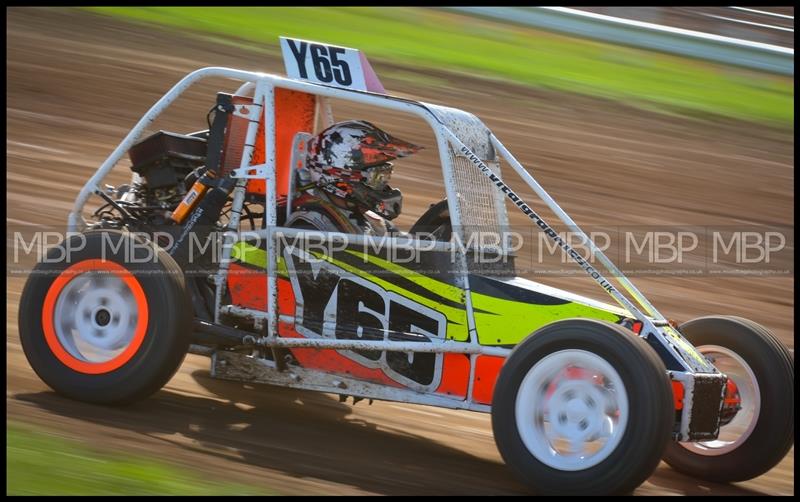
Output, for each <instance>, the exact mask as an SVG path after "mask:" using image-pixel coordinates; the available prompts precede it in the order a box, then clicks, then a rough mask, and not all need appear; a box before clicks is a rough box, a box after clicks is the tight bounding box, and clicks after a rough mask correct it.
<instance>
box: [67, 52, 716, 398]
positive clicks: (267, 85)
mask: <svg viewBox="0 0 800 502" xmlns="http://www.w3.org/2000/svg"><path fill="white" fill-rule="evenodd" d="M211 77H223V78H230V79H235V80H239V81H243V82H255V89H254V96H253V106H264V105H267V108H266V109H274V94H275V91H274V89H275V88H276V87H280V88H285V89H290V90H294V91H300V92H305V93H309V94H313V95H316V96H319V97H321V98H323V100H324V105H325V111H326V115H328V116H327V117H326V119H327V120H326V122H327V121H330V120H331V119H332V117H330V116H329V115H330V107H329V104H328V102H327V98H338V99H343V100H348V101H354V102H357V103H362V104H368V105H374V106H377V107H381V108H386V109H391V110H394V111H399V112H405V113H409V114H412V115H416V116H418V117H420V118H422V119H423V120H425V121H426V122H427V123H428V125H429V126H430V127H431V128H432V129H433V131H434V133H435V135H436V138H437V144H438V147H439V158H440V162H441V165H442V171H443V176H444V181H445V183H444V188H445V192H446V195H447V200H448V209H449V212H450V218H451V223H452V225H453V227H454V228H456V229H458V228H460V227H461V214H460V209H459V206H458V203H457V200H458V199H457V193H456V191H455V184H454V182H453V166H452V164H451V160H450V155H449V152H448V143H449V144H451V145H453V147H454V149H455V150H456V152H459V153H460V154H462V155H464V156H465V157H467V158H468V159H469V160H471V162H472V163H473V164H474V165H475V167H476V169H479V170H480V171H481V172H482V173H483V174H484V175H486V176H488V177H489V178H490V179H491V181H492V182H493V183H494V184H495V186H496V187H497V189H498V190H501V191H502V192H503V193H505V194H506V195H507V196H508V197H509V198H511V200H512V201H513V202H514V203H515V205H516V206H517V207H518V208H519V209H520V210H522V211H523V213H525V214H526V215H527V216H529V217H530V218H531V219H532V220H534V222H536V223H537V226H539V227H540V228H541V229H542V230H544V231H545V233H547V234H548V236H549V237H551V238H552V239H554V240H556V242H558V244H559V245H560V246H561V247H562V249H564V251H566V252H567V254H569V255H570V257H571V258H572V259H573V260H574V261H576V262H577V263H578V264H579V265H580V266H581V268H584V270H585V271H587V273H588V274H589V275H590V276H592V277H593V278H594V279H595V281H597V282H598V283H599V284H600V285H601V287H603V289H604V290H605V291H606V292H607V293H609V294H610V295H611V296H612V297H613V298H614V299H615V300H616V301H617V302H618V303H619V304H620V305H622V306H623V308H624V309H625V310H627V311H628V312H629V313H630V314H631V315H632V317H635V318H636V319H637V320H639V321H641V322H642V323H643V329H642V332H641V333H642V336H645V335H646V334H647V333H653V334H654V335H655V336H657V337H658V338H659V339H661V341H662V345H664V346H665V348H667V350H668V351H669V352H670V353H671V354H672V355H673V356H675V357H676V359H677V360H678V361H680V362H681V363H682V364H683V365H684V366H686V364H685V363H684V361H685V358H684V357H682V356H681V355H680V354H679V353H678V351H677V349H676V348H675V343H674V342H677V344H678V345H681V346H682V347H683V348H684V349H686V346H688V347H689V348H692V349H693V347H691V345H690V344H689V343H688V341H686V340H685V339H683V337H682V336H681V335H680V334H679V333H677V332H676V334H674V335H671V338H672V341H667V340H666V337H665V335H664V334H663V333H662V332H661V331H660V330H659V329H658V327H659V326H667V325H668V323H667V321H666V320H665V319H664V318H663V317H662V316H661V315H660V314H659V313H658V311H657V310H656V309H655V307H653V305H652V304H650V302H648V301H647V300H646V298H645V297H644V295H642V294H641V293H640V292H639V291H638V289H636V287H635V286H634V285H633V284H632V283H631V282H630V281H629V280H628V279H627V278H626V277H625V276H624V275H622V273H621V272H620V271H619V270H618V269H617V268H616V267H615V266H614V265H613V263H612V262H611V261H610V260H609V259H608V258H607V257H606V256H605V255H604V254H603V253H602V251H600V249H599V248H597V246H596V245H595V244H594V242H593V241H592V240H591V239H590V238H589V236H588V235H586V234H585V233H584V232H583V231H581V230H580V229H579V228H578V227H577V225H575V222H574V221H573V220H572V219H571V218H570V217H569V216H568V215H567V214H566V213H565V212H564V211H563V210H562V209H561V208H560V207H559V206H558V204H556V202H555V201H554V200H553V199H552V197H550V196H549V194H547V192H546V191H545V190H544V189H543V188H542V187H541V185H539V183H537V182H536V180H535V179H534V178H533V177H532V176H531V175H530V173H528V172H527V171H526V170H525V168H524V167H522V165H521V164H520V163H519V162H518V161H517V160H516V159H515V158H514V157H513V156H512V155H511V153H510V152H509V151H508V150H507V149H506V148H505V147H504V146H503V144H502V143H501V142H500V141H499V140H498V139H497V137H495V136H494V135H493V134H492V135H490V140H491V142H492V144H493V145H494V147H495V148H496V149H497V150H498V151H499V152H500V153H501V155H502V156H503V157H504V158H505V159H506V161H508V162H509V164H510V165H511V166H512V167H513V168H514V170H515V171H516V172H517V173H518V174H519V175H520V177H522V179H523V180H524V181H525V182H526V183H527V184H528V186H530V188H531V189H532V190H534V191H535V192H536V194H537V195H538V196H539V197H540V198H541V199H542V200H543V201H544V202H545V203H546V204H547V205H548V206H549V207H550V208H551V209H552V210H553V212H554V213H555V214H556V215H557V216H558V217H559V219H561V221H562V222H563V223H564V224H566V225H569V226H572V227H573V228H575V229H577V231H578V234H579V235H580V236H581V238H582V239H583V242H585V243H588V245H589V249H590V253H591V255H592V256H594V257H596V258H597V259H599V260H600V262H601V263H603V265H604V266H605V267H606V268H607V269H608V270H609V271H610V272H611V273H612V274H613V275H614V276H615V278H616V279H617V281H618V282H619V283H620V284H621V285H622V287H623V288H624V289H625V290H626V291H627V292H628V293H629V294H630V295H631V296H632V297H633V298H634V299H635V300H636V302H637V303H638V304H639V306H640V307H641V308H642V309H643V310H644V311H645V312H647V314H649V315H650V316H652V318H651V317H648V316H647V315H646V314H645V313H644V312H642V310H640V309H639V308H637V307H636V305H635V304H634V303H633V302H631V301H630V300H629V299H628V298H627V297H626V296H625V295H623V294H622V293H621V292H620V291H619V290H617V289H616V288H614V287H613V286H611V283H610V282H609V281H608V280H606V279H605V278H604V277H603V276H602V275H601V274H600V273H599V271H597V270H596V269H594V267H591V266H589V267H585V266H584V265H583V264H582V263H581V262H583V263H586V260H584V259H583V258H581V257H580V255H578V254H577V253H570V252H569V251H570V250H572V248H571V247H570V246H569V245H568V244H566V242H564V241H563V240H562V239H561V238H560V237H559V236H558V235H557V234H555V232H549V233H548V232H547V229H550V227H549V225H547V224H546V223H544V221H543V220H542V219H541V218H540V217H539V216H538V215H537V214H536V213H534V212H533V211H532V209H531V208H530V207H529V206H528V205H527V204H525V203H524V202H522V200H521V199H520V198H519V197H518V196H517V195H516V194H514V192H513V191H511V190H510V189H509V188H508V186H507V185H506V184H505V183H504V182H503V181H501V180H500V179H499V178H498V177H497V176H495V175H494V174H493V173H492V172H491V170H490V169H489V168H488V166H486V165H485V164H484V163H483V162H482V161H481V160H480V159H479V158H478V157H477V156H476V155H474V154H473V152H472V151H471V150H469V148H467V147H466V146H465V145H464V143H462V142H461V140H459V138H458V137H457V136H456V135H455V134H454V133H453V132H452V131H451V130H450V129H449V128H448V127H447V126H446V125H445V124H444V123H442V122H441V121H440V120H439V118H438V117H437V116H436V115H435V114H434V113H433V112H432V111H431V110H430V109H428V107H427V106H426V104H425V103H422V102H418V101H412V100H408V99H404V98H398V97H394V96H388V95H383V94H375V93H370V92H363V91H354V90H349V89H341V88H337V87H331V86H326V85H321V84H314V83H310V82H305V81H299V80H293V79H288V78H284V77H280V76H277V75H271V74H265V73H256V72H248V71H242V70H235V69H231V68H221V67H209V68H202V69H199V70H196V71H194V72H192V73H190V74H189V75H187V76H186V77H184V78H183V79H181V80H180V81H179V82H178V83H177V84H176V85H175V86H173V88H172V89H170V90H169V92H167V93H166V94H165V95H164V96H163V97H162V98H161V99H159V100H158V101H157V102H156V103H155V104H154V105H153V106H152V107H151V109H150V110H149V111H148V112H147V113H146V114H145V115H144V116H143V117H142V119H140V120H139V122H137V124H136V125H135V126H134V127H133V129H131V131H130V132H129V133H128V135H127V136H126V137H125V138H124V139H123V140H122V142H121V143H120V144H119V145H118V146H117V148H116V149H115V150H114V151H113V152H112V153H111V155H110V156H109V157H108V158H107V159H106V160H105V162H103V164H102V165H101V166H100V167H99V168H98V170H97V171H96V172H95V173H94V175H93V176H92V177H91V178H90V179H89V180H88V181H87V182H86V184H85V185H84V186H83V188H82V189H81V191H80V193H79V194H78V197H77V198H76V200H75V204H74V207H73V210H72V212H71V213H70V214H69V217H68V231H70V232H76V231H80V230H82V229H84V228H85V227H86V221H85V220H84V219H83V217H82V210H83V207H84V205H85V203H86V201H87V200H88V198H89V196H90V195H92V194H96V193H98V192H99V191H100V190H101V189H100V183H101V182H102V180H103V179H104V178H105V176H106V175H107V174H108V173H109V172H110V171H111V169H112V168H113V167H114V165H116V163H117V162H118V161H119V160H120V159H121V158H122V156H123V155H124V154H125V153H126V152H127V151H128V149H130V147H131V146H133V144H134V143H135V142H136V140H138V139H139V137H140V136H141V134H142V133H143V132H144V130H145V128H146V127H147V126H148V125H150V124H151V123H152V122H153V121H154V120H155V119H156V118H157V117H158V116H159V115H160V114H161V113H162V112H163V111H164V109H166V108H167V107H168V106H169V105H170V104H172V103H173V102H174V101H175V99H177V97H178V96H179V95H181V94H182V93H183V92H184V91H185V90H186V89H187V88H188V87H190V86H191V85H193V84H194V83H196V82H197V81H199V80H201V79H205V78H211ZM245 86H246V84H245ZM245 86H242V87H240V89H244V88H245ZM248 90H249V88H248ZM264 115H265V117H266V120H265V122H266V123H265V127H264V136H265V137H264V140H265V145H267V148H266V154H267V155H266V159H265V163H264V164H261V165H256V166H253V165H250V162H251V160H252V154H253V146H252V145H254V144H255V141H254V140H255V135H256V132H257V128H258V123H257V122H255V121H251V123H250V124H249V126H248V131H247V135H246V138H247V139H246V141H245V151H244V152H243V155H242V163H241V165H240V168H239V169H237V170H235V171H234V173H232V176H234V177H238V178H240V179H239V180H238V182H237V184H236V187H235V188H234V191H233V207H232V215H231V219H230V222H229V224H228V232H226V234H225V235H226V245H225V246H224V248H223V250H222V259H221V262H220V269H219V271H218V273H217V275H216V276H215V282H216V286H217V288H216V308H215V316H214V317H215V320H216V321H217V322H219V313H220V312H221V311H225V310H231V309H226V308H224V306H222V305H221V300H222V292H223V290H224V284H225V281H226V278H227V270H228V267H229V264H230V257H231V253H232V244H233V243H234V242H237V241H240V240H246V237H243V234H244V233H241V232H239V229H238V225H239V213H240V212H241V209H242V206H243V204H244V195H245V184H246V181H247V178H260V179H265V180H266V188H267V190H266V192H267V193H266V201H265V202H266V208H265V217H266V219H267V228H266V229H265V230H261V231H256V232H246V233H247V234H249V235H251V236H252V235H260V236H266V237H267V267H266V268H267V293H268V294H267V312H266V313H261V314H260V315H257V316H256V317H260V318H262V319H261V320H262V321H263V320H266V321H267V324H268V329H267V336H266V337H263V338H261V339H260V342H261V343H263V345H264V346H287V347H288V346H294V344H298V345H297V346H303V347H316V348H331V349H333V348H335V349H337V350H342V349H353V350H359V349H361V350H363V349H365V348H366V347H367V346H368V345H369V344H370V343H372V344H375V348H376V349H378V350H381V349H384V345H386V342H380V341H371V342H370V341H352V342H346V341H337V340H330V339H313V340H308V341H303V342H302V343H300V342H289V341H288V340H283V339H280V338H278V337H277V332H278V329H277V328H278V316H277V315H275V313H276V312H277V310H276V309H277V304H278V301H277V293H278V292H277V283H276V281H277V275H276V272H277V263H276V256H277V252H276V249H275V239H276V237H277V236H278V235H280V234H282V235H299V233H298V232H297V231H296V229H288V228H277V227H276V223H277V208H276V207H275V206H276V188H275V182H274V180H275V179H276V173H275V170H276V165H275V164H276V162H275V153H274V152H275V149H274V145H275V114H274V113H265V114H264ZM305 232H306V233H307V231H305ZM228 237H232V238H233V239H232V242H231V245H227V238H228ZM325 237H326V238H327V239H336V238H347V239H351V240H352V239H353V238H354V237H356V238H357V236H354V235H350V234H344V233H339V232H330V233H327V234H326V235H325ZM411 241H417V240H416V239H411ZM385 242H386V244H388V246H389V247H396V246H398V245H400V241H398V240H397V239H396V238H392V239H387V240H386V241H385ZM417 242H420V243H422V242H423V241H417ZM426 244H427V243H426ZM456 253H457V256H458V260H457V261H458V266H459V268H460V270H459V273H458V274H457V278H456V279H457V285H458V286H459V287H460V288H462V289H463V290H464V292H465V296H464V298H465V307H466V311H467V320H468V330H469V342H457V341H454V340H447V341H446V342H442V345H444V346H450V347H452V351H456V350H458V351H459V352H462V353H469V354H471V355H472V357H475V356H476V355H478V354H489V353H491V354H492V355H507V354H508V353H510V349H505V348H500V347H485V346H480V345H479V343H478V337H477V333H476V329H475V320H474V313H473V307H472V297H471V291H470V287H469V279H468V274H467V265H466V255H465V252H464V250H463V249H460V248H458V249H456ZM227 307H230V306H227ZM250 312H251V313H253V312H254V311H250ZM365 344H366V345H365ZM418 345H419V342H391V347H393V348H395V349H396V350H399V351H409V352H413V351H414V350H420V347H418ZM464 345H467V346H470V348H469V349H468V350H467V349H464V348H463V347H462V348H458V349H456V347H457V346H464ZM386 346H388V345H386ZM378 347H380V348H378ZM426 350H431V349H426ZM433 350H434V351H436V352H438V351H440V350H441V351H443V352H448V351H451V350H449V349H448V350H443V349H442V348H436V349H433ZM471 366H472V367H473V368H474V365H471ZM700 366H701V369H702V371H703V372H716V369H715V368H714V367H713V366H712V365H710V364H709V363H706V364H702V363H701V364H700ZM686 370H687V371H688V372H690V373H692V372H693V370H692V369H691V368H689V367H688V366H686ZM471 385H472V382H471V381H470V386H471ZM468 395H471V394H468Z"/></svg>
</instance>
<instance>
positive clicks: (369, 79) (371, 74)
mask: <svg viewBox="0 0 800 502" xmlns="http://www.w3.org/2000/svg"><path fill="white" fill-rule="evenodd" d="M358 57H359V59H361V68H362V69H363V70H364V83H365V84H367V90H368V91H370V92H377V93H380V94H386V89H384V88H383V84H381V81H380V80H378V75H376V74H375V70H373V69H372V66H371V65H370V64H369V61H367V57H366V56H365V55H364V53H363V52H361V51H358Z"/></svg>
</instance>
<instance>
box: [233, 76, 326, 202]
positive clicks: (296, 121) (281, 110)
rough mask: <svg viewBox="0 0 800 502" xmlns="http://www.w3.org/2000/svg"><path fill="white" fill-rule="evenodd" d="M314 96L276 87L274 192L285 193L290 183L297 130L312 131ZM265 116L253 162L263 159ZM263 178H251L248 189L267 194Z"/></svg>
mask: <svg viewBox="0 0 800 502" xmlns="http://www.w3.org/2000/svg"><path fill="white" fill-rule="evenodd" d="M315 105H316V96H314V95H313V94H306V93H304V92H298V91H290V90H288V89H275V152H276V156H275V162H276V169H277V175H278V179H277V187H276V192H277V196H278V197H280V196H282V195H286V191H287V186H288V183H289V169H291V166H289V162H290V161H291V157H292V141H294V136H295V134H297V133H298V132H308V133H310V132H313V131H314V111H315ZM265 159H266V157H265V155H264V116H263V114H262V116H261V122H260V123H259V126H258V135H257V137H256V148H255V152H254V153H253V164H254V165H256V164H262V163H264V161H265ZM266 190H267V189H266V185H265V183H264V180H250V181H249V182H248V183H247V191H248V192H250V193H257V194H266V193H267V191H266Z"/></svg>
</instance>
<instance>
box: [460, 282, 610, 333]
mask: <svg viewBox="0 0 800 502" xmlns="http://www.w3.org/2000/svg"><path fill="white" fill-rule="evenodd" d="M472 306H473V309H474V310H475V327H476V328H477V330H478V341H479V342H480V344H481V345H516V344H518V343H519V342H521V341H522V340H524V339H525V338H526V337H527V336H528V335H530V334H531V333H533V332H534V331H536V330H537V329H539V328H541V327H542V326H544V325H545V324H548V323H551V322H553V321H558V320H560V319H568V318H573V317H584V318H588V319H598V320H605V321H611V322H617V321H619V319H620V316H619V315H618V314H615V313H612V312H608V311H606V310H602V309H599V308H596V307H591V306H588V305H583V304H581V303H576V302H569V303H565V304H562V305H531V304H527V303H523V302H516V301H513V300H507V299H503V298H495V297H492V296H487V295H481V294H477V293H473V294H472ZM481 311H484V312H491V314H487V313H484V312H481Z"/></svg>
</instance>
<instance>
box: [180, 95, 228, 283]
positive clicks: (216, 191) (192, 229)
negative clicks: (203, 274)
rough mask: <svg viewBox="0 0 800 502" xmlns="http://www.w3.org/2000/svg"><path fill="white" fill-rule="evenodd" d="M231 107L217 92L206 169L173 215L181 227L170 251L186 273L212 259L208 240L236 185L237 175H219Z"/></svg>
mask: <svg viewBox="0 0 800 502" xmlns="http://www.w3.org/2000/svg"><path fill="white" fill-rule="evenodd" d="M232 111H233V104H232V102H231V96H230V95H227V94H222V93H220V94H218V95H217V105H216V107H215V112H216V113H215V115H214V121H213V123H212V124H211V127H210V130H209V137H208V153H207V155H206V170H205V172H204V173H203V174H202V175H201V176H200V177H199V178H198V179H197V181H195V182H194V184H193V185H192V187H191V189H189V191H188V192H187V193H186V195H185V196H184V198H183V200H182V201H181V202H180V204H178V207H177V208H175V211H173V213H172V215H171V218H172V220H173V221H174V222H176V223H178V224H180V225H181V226H182V228H181V232H180V235H179V236H178V238H177V239H176V241H175V244H174V245H173V246H172V247H171V248H170V250H169V253H170V255H172V257H173V258H175V260H176V261H177V262H178V264H179V265H181V268H183V270H184V273H186V274H191V273H193V272H200V271H201V269H202V267H203V266H204V265H209V264H210V263H211V260H210V259H209V253H208V249H209V246H212V245H213V243H212V242H209V237H210V236H211V231H212V230H213V229H214V228H215V227H214V225H215V224H216V223H217V220H218V219H219V216H220V214H221V213H222V208H223V207H224V206H225V203H226V202H227V200H228V195H229V194H230V193H231V191H232V190H233V188H234V186H235V185H236V180H235V179H234V178H231V177H229V176H220V175H219V172H220V169H219V168H220V159H221V158H222V146H223V143H224V139H225V133H226V126H227V123H228V115H229V114H230V113H231V112H232ZM198 246H199V247H198ZM195 248H197V252H195ZM211 255H212V256H213V253H211Z"/></svg>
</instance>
